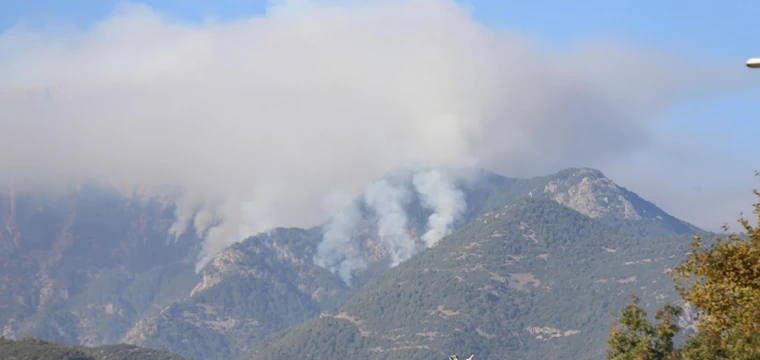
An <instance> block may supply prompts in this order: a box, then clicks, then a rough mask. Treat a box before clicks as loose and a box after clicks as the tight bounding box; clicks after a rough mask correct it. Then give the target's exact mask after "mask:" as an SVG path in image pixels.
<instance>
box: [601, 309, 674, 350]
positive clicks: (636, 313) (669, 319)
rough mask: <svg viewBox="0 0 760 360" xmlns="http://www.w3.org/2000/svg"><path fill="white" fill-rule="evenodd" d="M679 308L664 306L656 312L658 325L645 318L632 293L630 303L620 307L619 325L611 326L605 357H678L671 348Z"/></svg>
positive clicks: (643, 311)
mask: <svg viewBox="0 0 760 360" xmlns="http://www.w3.org/2000/svg"><path fill="white" fill-rule="evenodd" d="M680 313H681V310H680V309H679V308H676V307H673V306H670V305H666V306H665V307H663V308H662V309H660V310H659V311H658V312H657V314H656V315H655V319H656V320H658V321H659V323H658V324H657V325H652V323H651V322H650V321H649V319H647V312H646V310H644V309H642V308H641V307H639V298H638V297H636V295H631V302H630V303H629V304H628V305H627V306H626V307H625V308H623V311H622V313H621V316H620V324H616V325H615V326H613V328H612V332H611V333H610V340H609V349H608V350H607V359H608V360H670V359H678V354H679V353H678V350H676V349H674V348H673V337H674V336H675V334H676V333H677V332H678V326H676V324H675V321H676V319H677V318H678V316H679V315H680Z"/></svg>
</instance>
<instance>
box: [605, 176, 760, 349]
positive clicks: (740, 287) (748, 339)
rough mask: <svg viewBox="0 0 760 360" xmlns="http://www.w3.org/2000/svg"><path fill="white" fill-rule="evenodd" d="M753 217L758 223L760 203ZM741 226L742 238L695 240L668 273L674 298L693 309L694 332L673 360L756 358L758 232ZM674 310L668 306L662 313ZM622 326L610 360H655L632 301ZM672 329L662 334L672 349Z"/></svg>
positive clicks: (759, 342) (759, 341) (759, 330)
mask: <svg viewBox="0 0 760 360" xmlns="http://www.w3.org/2000/svg"><path fill="white" fill-rule="evenodd" d="M753 192H754V194H755V195H756V196H757V197H758V198H760V192H758V191H757V190H753ZM754 214H755V215H757V219H758V220H759V221H760V203H756V204H754ZM739 223H740V224H741V225H742V227H743V229H744V230H745V232H746V236H740V235H739V234H729V235H728V236H727V237H725V238H718V239H717V240H716V241H715V242H714V243H713V244H712V245H710V246H707V247H705V246H704V245H703V241H702V238H701V237H700V236H698V235H695V236H694V241H693V243H692V247H691V251H690V252H689V254H688V257H687V258H686V259H685V260H684V261H683V262H682V263H681V264H680V265H679V266H678V267H676V268H675V269H674V271H673V273H672V274H673V278H674V280H675V281H676V286H675V288H676V289H677V291H678V293H679V294H680V295H681V297H682V298H683V300H684V301H686V302H688V303H690V304H691V305H693V306H694V307H695V308H696V310H697V322H696V324H695V325H696V329H697V333H696V334H692V335H691V336H689V337H688V338H687V340H686V342H685V344H684V346H683V348H682V349H680V350H678V351H677V352H671V355H670V356H671V358H673V359H676V358H678V359H688V360H702V359H704V360H707V359H744V360H750V359H752V360H756V359H760V227H757V226H753V225H752V224H751V223H750V222H749V221H748V220H747V219H745V218H740V219H739ZM726 231H728V228H727V227H726ZM672 309H673V308H672V306H670V305H667V306H666V307H665V308H664V309H663V310H662V312H665V313H669V312H670V311H671V310H672ZM621 323H622V324H623V325H624V326H625V330H620V329H619V328H617V327H616V328H614V329H613V331H612V332H611V334H610V342H609V345H610V349H609V350H608V359H613V358H615V359H650V358H654V359H659V358H658V357H651V356H650V355H649V353H648V352H647V351H648V350H646V348H647V346H644V345H639V344H644V343H649V340H650V338H651V337H652V330H651V329H652V327H651V325H649V323H648V320H647V319H646V315H645V314H643V313H642V312H641V311H639V310H638V309H637V307H636V303H635V301H634V303H632V304H631V305H629V306H628V307H627V308H626V309H624V310H623V314H622V317H621ZM675 330H676V329H675V328H668V329H667V331H664V332H663V334H666V335H667V337H668V338H667V340H668V341H669V344H671V345H669V346H671V347H672V338H673V336H674V335H675Z"/></svg>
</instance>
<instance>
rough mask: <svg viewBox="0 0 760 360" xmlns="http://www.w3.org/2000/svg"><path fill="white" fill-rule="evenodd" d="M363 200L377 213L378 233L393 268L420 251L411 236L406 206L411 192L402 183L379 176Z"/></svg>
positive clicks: (366, 191) (365, 193)
mask: <svg viewBox="0 0 760 360" xmlns="http://www.w3.org/2000/svg"><path fill="white" fill-rule="evenodd" d="M364 202H365V203H366V204H367V206H368V207H369V208H370V209H371V210H372V211H374V213H375V214H376V216H377V233H378V234H377V236H378V238H379V240H380V243H381V244H382V245H383V246H384V247H385V251H387V254H388V257H389V258H390V260H391V264H390V266H391V267H394V266H396V265H398V264H400V263H401V262H402V261H404V260H408V259H409V258H411V257H412V256H414V254H415V253H417V250H418V248H417V246H416V244H415V243H414V241H413V240H412V238H411V236H410V235H409V226H408V219H407V216H406V209H405V208H406V206H408V205H409V203H410V202H411V194H410V193H409V191H408V190H407V189H406V188H405V187H404V186H403V185H395V186H394V185H391V184H390V183H389V182H388V180H386V179H380V180H377V181H375V182H373V183H372V184H370V185H369V186H368V187H367V189H366V190H365V191H364Z"/></svg>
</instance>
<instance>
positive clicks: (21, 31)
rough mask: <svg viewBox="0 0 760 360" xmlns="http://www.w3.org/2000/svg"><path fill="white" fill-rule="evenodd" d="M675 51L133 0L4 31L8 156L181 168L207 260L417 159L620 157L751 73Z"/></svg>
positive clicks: (18, 164)
mask: <svg viewBox="0 0 760 360" xmlns="http://www.w3.org/2000/svg"><path fill="white" fill-rule="evenodd" d="M420 14H424V16H420ZM677 60H678V59H677V58H671V57H668V56H664V55H662V54H657V53H654V52H650V51H645V50H641V49H635V48H627V47H623V46H620V45H610V44H604V43H594V44H591V45H587V46H583V47H579V48H577V49H575V50H573V51H570V52H566V53H541V52H539V51H537V50H536V49H534V47H533V46H532V44H531V43H530V42H529V41H528V40H527V39H524V38H522V37H520V36H519V35H516V34H512V33H508V32H505V31H501V30H498V29H493V28H488V27H486V26H483V25H481V24H479V23H477V22H476V21H474V20H473V19H472V18H471V17H470V15H469V14H468V13H467V12H466V11H465V10H464V9H463V8H461V7H460V5H458V4H457V3H456V2H455V1H453V0H403V1H401V0H388V1H362V2H354V3H352V4H351V5H346V6H343V5H338V4H336V3H329V2H318V1H298V2H293V1H284V2H279V3H278V4H277V6H275V7H273V8H272V10H271V11H270V12H268V13H267V14H265V15H262V16H256V17H250V18H247V19H241V20H235V21H214V22H206V23H200V24H198V23H182V22H179V21H175V20H169V19H166V18H163V17H162V16H160V15H159V14H157V13H155V12H154V11H152V9H151V8H149V7H147V6H143V5H139V4H126V5H124V6H122V7H120V8H118V9H117V11H115V12H114V13H113V14H112V15H110V16H108V17H106V18H104V19H102V20H101V21H100V22H98V23H97V24H95V25H94V26H92V27H89V28H86V29H82V30H71V29H58V28H44V29H31V28H25V27H23V26H19V27H15V28H12V29H10V30H7V31H5V32H3V33H2V34H0V88H1V89H2V90H0V93H1V94H0V169H3V171H4V172H8V173H13V174H15V175H16V176H19V177H26V178H35V179H48V180H54V181H59V182H62V181H68V180H74V179H80V178H83V177H101V178H109V179H118V180H119V182H122V183H139V184H142V185H144V186H146V187H150V186H164V185H172V186H177V187H179V188H181V189H182V198H180V199H179V201H178V202H177V205H178V208H177V214H176V215H177V223H176V224H175V226H174V227H173V228H172V235H174V236H176V235H178V234H181V233H182V232H183V231H188V230H189V228H190V227H191V226H192V227H193V228H194V229H193V230H194V231H195V232H196V233H198V234H202V235H203V236H205V243H204V244H205V245H204V250H203V253H202V254H201V255H200V258H199V264H198V266H199V268H201V267H203V265H205V263H206V262H207V261H208V260H209V259H211V257H212V256H214V255H215V254H216V253H217V252H218V251H220V250H222V249H223V248H224V247H226V246H228V245H229V244H230V243H232V242H235V241H239V240H241V239H243V238H245V237H247V236H249V235H253V234H255V233H257V232H260V231H264V230H266V229H269V228H271V227H272V226H310V225H314V224H317V223H320V222H321V221H324V220H325V219H326V218H327V216H328V215H329V214H327V213H325V211H324V201H325V198H326V197H327V196H328V194H330V193H333V192H336V191H338V192H343V193H347V194H359V193H361V191H362V189H363V188H364V186H365V185H366V184H367V183H369V182H371V181H372V180H374V179H377V178H379V177H380V176H381V175H383V174H384V173H386V172H387V171H388V170H389V169H393V168H394V167H396V166H398V165H399V164H400V163H403V162H417V163H421V164H425V165H426V166H433V167H435V166H445V165H451V166H456V165H458V164H465V163H466V164H472V165H477V166H482V167H486V168H489V169H492V170H495V171H499V172H502V173H505V174H509V175H511V176H521V175H525V174H536V173H542V172H547V171H555V170H557V169H558V168H561V167H564V166H569V165H576V164H582V165H584V166H595V165H603V164H604V163H605V162H607V163H611V162H614V161H615V160H617V159H619V157H620V156H623V155H625V154H628V153H629V152H630V151H632V150H633V149H637V148H642V147H646V146H648V145H649V143H650V141H651V136H650V135H651V128H652V125H653V124H652V122H653V121H654V119H655V118H656V116H655V115H657V114H659V113H661V112H663V111H665V110H667V109H668V108H669V106H670V105H672V104H674V103H676V102H678V101H679V100H682V99H684V98H686V97H689V96H692V95H694V94H695V93H699V92H700V91H706V90H708V89H718V88H721V89H723V88H725V87H726V86H734V85H735V84H736V83H737V80H736V79H737V77H736V76H734V75H735V74H732V73H730V72H727V71H724V70H723V69H721V68H712V67H705V66H702V65H701V64H695V63H694V62H693V61H691V60H690V61H688V62H684V63H681V62H678V61H677ZM684 64H686V65H684ZM732 66H733V65H732ZM739 77H741V75H739ZM724 85H725V86H724ZM29 87H32V88H36V89H44V88H45V87H52V91H51V96H52V99H53V100H52V101H42V102H41V101H33V100H30V99H34V98H44V96H37V95H34V96H28V95H27V94H26V93H24V92H23V91H21V90H19V89H22V88H29ZM377 190H388V189H385V188H378V189H377ZM373 199H374V200H375V201H376V203H375V205H378V206H380V204H381V203H380V202H377V201H380V200H381V199H383V198H382V197H380V198H378V197H373ZM386 200H388V201H390V200H393V198H388V199H386ZM344 205H345V204H344ZM394 209H395V208H393V207H389V208H385V207H383V208H382V211H385V212H384V214H386V215H387V216H389V218H388V219H387V220H386V226H389V227H391V228H393V227H394V226H397V225H398V224H400V223H401V222H403V221H402V220H403V219H402V218H401V214H398V215H392V214H396V213H394V211H395V210H394ZM436 226H438V225H436ZM384 234H385V236H389V237H392V238H394V237H399V239H400V238H401V237H402V236H403V234H401V233H399V232H394V231H391V230H390V228H389V229H386V232H385V233H384ZM394 239H395V238H394ZM393 241H396V240H393ZM399 246H400V245H399ZM408 250H409V249H406V248H404V247H403V246H401V247H399V248H394V250H393V251H396V252H397V258H396V260H398V259H401V258H404V257H405V256H407V254H408Z"/></svg>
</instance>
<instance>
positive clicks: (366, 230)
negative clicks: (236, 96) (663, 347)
mask: <svg viewBox="0 0 760 360" xmlns="http://www.w3.org/2000/svg"><path fill="white" fill-rule="evenodd" d="M420 174H422V177H420ZM422 180H425V181H428V182H427V185H428V188H425V187H424V186H423V187H420V186H421V183H422V185H425V183H424V181H422ZM421 181H422V182H421ZM378 185H379V186H378ZM431 185H432V186H431ZM373 189H374V190H373ZM378 189H379V190H382V191H386V193H383V194H382V195H383V196H377V195H378V193H375V194H374V195H372V194H371V193H372V191H379V190H378ZM425 189H427V190H425ZM431 189H432V190H437V191H443V192H439V193H425V191H429V190H431ZM389 190H390V192H388V191H389ZM444 190H445V191H444ZM391 193H392V194H394V195H399V196H398V197H397V198H394V199H395V200H394V201H396V203H395V204H381V205H383V206H385V208H383V207H378V203H377V201H378V199H380V200H383V201H385V200H388V199H389V198H388V197H387V196H386V195H388V194H391ZM401 195H403V196H401ZM442 195H445V196H444V198H445V199H444V200H446V201H443V202H442V203H439V204H431V199H433V200H435V199H436V196H438V197H440V196H442ZM438 200H439V201H440V198H438ZM455 200H456V201H455ZM457 201H459V202H461V204H458V205H462V204H466V207H462V206H455V205H457V204H454V203H456V202H457ZM442 204H443V205H447V206H448V207H446V206H442ZM388 205H394V206H395V207H394V206H391V210H393V211H395V213H391V214H390V215H392V216H391V217H390V219H391V220H393V221H392V222H390V224H392V225H399V224H401V226H402V227H403V229H401V230H402V232H403V234H401V235H403V236H400V237H399V236H396V237H395V238H393V239H392V240H393V241H395V242H389V240H388V239H387V237H388V231H389V229H388V224H389V223H388V222H387V220H388V219H389V218H383V217H382V216H381V215H382V214H380V213H381V212H382V211H386V210H388V207H387V206H388ZM434 205H435V206H434ZM347 209H348V210H351V211H354V212H352V213H350V215H351V216H349V217H348V219H351V220H352V223H351V226H350V227H349V228H350V229H348V230H346V229H342V228H341V229H339V230H345V231H344V232H343V233H341V234H340V235H342V236H343V237H344V239H342V241H343V242H338V243H336V244H337V245H336V244H332V245H333V246H332V248H330V247H326V246H325V245H326V243H327V240H326V239H327V238H328V236H327V234H328V233H330V231H333V230H335V229H336V228H335V224H336V221H337V224H338V225H346V223H345V220H346V219H347V218H346V217H343V218H341V216H343V215H345V214H338V215H336V217H334V218H332V219H330V220H329V221H327V222H326V223H325V224H322V225H321V226H317V227H314V228H311V229H297V228H287V229H286V228H278V229H273V230H272V231H269V232H268V233H264V234H259V235H257V236H253V237H250V238H248V239H245V240H243V241H241V242H239V243H236V244H234V245H232V246H230V247H229V248H227V249H225V250H224V251H222V252H220V253H219V254H217V255H216V256H215V257H214V259H213V260H212V261H211V262H210V264H209V265H208V266H206V267H205V268H204V269H202V271H201V273H200V274H196V273H195V271H194V265H195V259H196V254H197V253H198V250H199V245H200V240H199V239H197V238H194V237H193V236H191V235H184V236H183V237H180V238H179V239H178V240H177V241H174V240H171V241H168V240H167V239H169V238H170V237H169V233H168V229H169V227H170V226H171V224H172V222H173V220H174V218H173V213H174V206H173V204H172V201H171V198H170V197H167V196H162V195H157V194H155V193H152V192H149V191H142V190H140V191H136V190H134V189H129V190H125V189H121V188H119V187H116V186H113V185H110V184H107V183H98V182H85V183H82V184H78V185H77V186H75V187H71V188H67V189H66V191H61V190H60V189H59V190H56V191H43V190H40V188H31V187H30V188H27V189H23V191H22V190H21V189H20V188H19V187H14V186H10V185H9V187H8V191H6V192H5V193H2V192H0V224H4V226H0V247H1V248H2V249H3V250H4V251H2V252H0V260H1V261H2V262H0V266H2V267H3V268H2V269H0V271H2V272H0V274H2V279H1V280H0V327H2V329H3V330H2V334H3V335H5V336H7V337H13V338H16V337H19V336H22V335H31V336H40V337H44V338H46V339H51V340H55V341H58V342H62V343H69V344H83V345H88V346H99V345H104V344H115V343H129V344H133V345H139V346H144V347H150V348H156V349H162V350H167V351H171V352H174V353H177V354H180V355H183V356H187V357H190V358H195V359H211V360H215V359H220V360H222V359H232V358H237V357H240V356H243V357H246V356H245V355H246V354H253V355H255V356H256V357H257V358H264V359H268V358H273V357H274V356H278V357H279V356H283V355H284V356H291V357H295V358H324V357H332V356H344V357H346V356H348V357H349V358H352V359H362V358H368V359H370V358H371V359H386V358H387V359H395V358H397V357H400V356H403V355H404V354H407V355H408V354H417V355H419V356H429V355H433V354H436V355H435V356H440V355H441V354H443V353H449V352H454V351H457V352H460V353H463V352H466V351H470V350H468V349H471V351H477V354H480V355H478V357H479V358H480V357H481V356H485V355H487V354H491V355H494V356H496V355H502V354H511V355H520V356H525V358H535V357H537V356H547V357H548V358H575V357H573V356H569V357H568V356H567V354H574V355H578V356H585V355H588V356H592V357H593V356H594V355H595V354H597V355H598V351H599V344H602V343H603V342H604V341H606V338H607V334H606V330H607V329H609V325H610V324H609V313H610V312H612V311H615V312H616V311H617V310H618V309H619V307H620V306H622V304H623V303H625V302H626V301H627V300H628V298H627V293H628V292H632V291H634V290H635V291H636V292H637V293H641V292H645V293H646V294H644V296H642V299H643V300H644V301H647V300H649V305H651V306H655V305H656V304H659V303H662V302H663V301H666V300H668V299H670V296H671V295H672V291H671V289H672V286H671V284H670V280H669V278H668V277H667V275H666V274H664V273H663V270H664V269H665V268H666V267H672V266H673V265H674V264H676V263H677V262H678V261H679V259H680V258H681V257H682V255H683V252H685V251H686V249H687V248H688V245H689V244H690V240H691V238H690V235H691V234H692V233H694V232H701V231H700V230H699V229H698V228H696V227H694V226H693V225H690V224H688V223H685V222H683V221H681V220H678V219H676V218H674V217H672V216H670V215H668V214H667V213H666V212H664V211H663V210H661V209H659V208H657V207H656V206H655V205H654V204H651V203H649V202H647V201H645V200H643V199H641V198H640V197H639V196H637V195H636V194H634V193H633V192H631V191H629V190H626V189H625V188H623V187H620V186H618V185H617V184H615V183H614V182H613V181H612V180H610V179H608V178H606V177H605V176H604V175H603V174H602V173H601V172H600V171H598V170H594V169H587V168H583V169H566V170H563V171H560V172H558V173H555V174H552V175H548V176H542V177H535V178H530V179H517V178H508V177H504V176H501V175H498V174H494V173H491V172H488V171H485V170H473V169H400V170H398V171H394V172H392V173H390V174H388V175H387V176H385V177H383V178H382V179H379V180H378V181H377V182H375V183H373V184H370V186H369V187H368V190H367V191H366V192H365V193H363V194H362V195H360V196H359V197H358V198H357V199H356V200H355V201H354V202H353V203H352V204H351V205H349V207H348V208H347ZM385 215H386V216H387V215H388V214H385ZM400 219H403V221H401V222H399V220H400ZM338 220H340V221H338ZM442 220H445V221H444V222H443V223H442V222H441V221H442ZM341 221H343V222H341ZM441 224H443V225H445V226H443V225H441ZM433 225H436V226H438V228H439V229H436V230H441V231H440V232H439V236H437V237H435V238H434V239H433V240H435V241H430V238H429V237H427V235H428V234H429V233H430V231H431V229H432V226H433ZM391 230H394V231H396V233H393V232H391V235H394V234H395V235H399V233H398V229H391ZM444 235H447V236H444ZM440 236H444V237H443V238H442V239H440V240H438V239H439V238H440ZM436 241H437V242H436ZM328 245H329V244H328ZM399 246H401V247H403V248H404V249H406V250H405V252H403V253H399V250H398V247H399ZM325 248H328V250H329V251H331V252H327V253H325V252H324V251H325ZM5 250H7V251H5ZM325 254H327V255H329V256H326V255H325ZM399 254H400V255H403V256H401V257H398V256H399ZM347 256H348V257H350V256H355V258H352V260H356V259H359V260H361V261H358V262H357V263H360V264H361V266H353V267H351V268H350V269H349V270H350V271H343V270H345V268H340V267H339V266H335V263H333V264H330V263H323V262H322V261H318V260H324V259H328V260H335V259H337V260H335V261H337V262H338V263H340V261H344V262H345V260H346V259H347ZM394 257H397V258H398V260H400V261H395V262H394ZM341 259H342V260H341ZM352 265H355V263H352ZM393 265H395V266H393ZM347 280H348V282H347ZM531 284H532V285H531ZM642 286H643V287H645V289H643V290H642V289H641V287H642ZM378 309H380V310H378ZM420 334H422V335H420ZM465 334H466V335H465ZM455 335H456V336H455ZM578 339H581V341H579V340H578ZM586 339H592V340H593V341H591V342H590V343H588V342H586V341H585V340H586ZM600 341H601V343H600ZM373 349H374V350H373ZM552 349H553V350H552ZM304 354H309V355H308V356H306V355H304ZM558 354H559V355H558ZM248 357H250V356H248Z"/></svg>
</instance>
